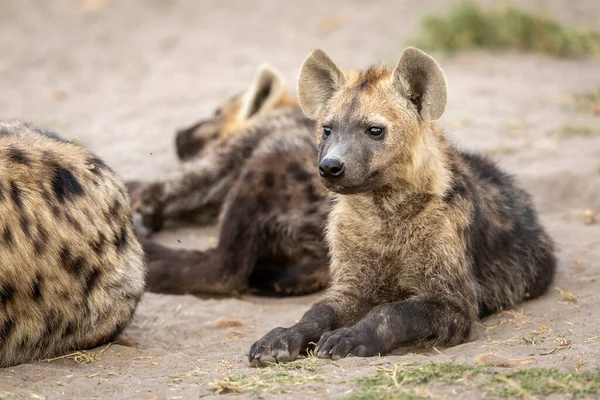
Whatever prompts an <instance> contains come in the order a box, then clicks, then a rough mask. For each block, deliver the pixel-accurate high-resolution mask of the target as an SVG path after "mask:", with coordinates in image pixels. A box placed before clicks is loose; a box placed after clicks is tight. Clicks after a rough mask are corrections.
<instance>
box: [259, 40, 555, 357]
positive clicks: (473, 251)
mask: <svg viewBox="0 0 600 400" xmlns="http://www.w3.org/2000/svg"><path fill="white" fill-rule="evenodd" d="M299 96H300V105H301V106H302V109H303V110H304V111H305V113H306V114H307V115H308V116H309V117H310V118H313V119H315V120H316V121H317V127H318V128H317V137H318V142H319V144H318V149H319V163H320V164H319V172H320V175H321V176H322V178H323V183H324V184H325V185H326V186H327V187H328V188H329V189H330V190H331V191H333V192H335V193H336V194H337V199H336V202H335V205H334V206H333V209H332V212H331V214H330V216H329V219H328V225H327V240H328V242H329V246H330V252H331V268H330V271H331V274H332V277H331V279H332V284H331V287H330V288H329V289H328V292H327V294H326V296H325V298H324V299H323V300H321V301H319V302H317V303H316V304H314V305H313V306H312V308H311V309H310V310H309V311H308V312H306V313H305V314H304V316H303V317H302V319H301V320H300V321H299V322H298V323H297V324H296V325H294V326H292V327H290V328H276V329H274V330H272V331H271V332H269V333H267V334H266V335H265V336H264V337H263V338H262V339H260V340H259V341H258V342H256V343H255V344H254V345H253V346H252V348H251V349H250V353H249V359H250V362H252V363H254V364H261V363H264V362H272V361H290V360H293V359H295V358H296V357H297V356H298V354H299V352H300V351H302V350H303V349H305V348H306V346H307V345H308V343H309V342H311V341H314V342H318V343H317V345H316V348H315V354H316V355H317V356H318V357H322V358H332V359H338V358H341V357H346V356H348V355H354V356H374V355H377V354H380V353H384V352H388V351H390V350H392V349H394V348H396V347H399V346H402V345H420V346H426V345H456V344H459V343H461V342H464V341H466V340H467V339H468V338H469V336H470V334H471V330H472V326H473V324H474V322H476V321H477V319H478V317H484V316H486V315H488V314H490V313H493V312H495V311H498V310H500V309H502V308H505V307H510V306H513V305H515V304H517V303H519V302H521V301H523V300H525V299H527V298H533V297H537V296H540V295H541V294H543V293H544V291H545V290H546V288H547V287H548V285H549V284H550V282H551V280H552V278H553V275H554V270H555V267H556V260H555V257H554V254H553V244H552V241H551V239H550V238H549V237H548V235H547V234H546V233H545V232H544V230H543V229H542V227H541V226H540V225H539V223H538V220H537V217H536V214H535V211H534V210H533V208H532V204H531V200H530V197H529V195H528V194H527V193H525V192H524V191H523V190H521V189H519V188H517V187H516V186H515V185H514V184H513V181H512V178H511V177H510V176H508V175H506V174H505V173H503V172H501V171H500V170H499V169H498V168H497V167H496V166H495V165H494V164H493V163H492V162H490V161H489V160H487V159H486V158H484V157H481V156H478V155H475V154H469V153H464V152H461V151H459V150H457V149H456V148H455V147H454V146H453V145H452V144H451V143H450V142H449V141H448V140H447V139H446V138H445V137H444V135H443V134H442V132H441V130H440V128H439V127H438V126H437V125H435V124H434V123H433V122H432V121H434V120H436V119H438V118H439V117H440V116H441V115H442V113H443V111H444V108H445V104H446V82H445V78H444V75H443V73H442V71H441V69H440V67H439V66H438V64H437V63H436V62H435V61H434V60H433V59H432V58H431V57H429V56H428V55H426V54H425V53H423V52H421V51H420V50H417V49H413V48H408V49H406V50H405V51H404V53H403V54H402V56H401V57H400V61H399V62H398V64H397V66H396V68H395V69H393V70H392V69H389V68H386V67H382V66H375V67H371V68H369V69H367V70H365V71H360V72H356V71H350V72H347V73H345V72H342V70H340V69H339V68H338V67H337V66H336V65H335V64H334V63H333V62H332V61H331V60H330V59H329V58H328V57H327V55H325V53H323V52H322V51H320V50H316V51H314V52H312V53H311V54H310V55H309V57H308V58H307V60H306V61H305V63H304V65H303V67H302V70H301V73H300V82H299Z"/></svg>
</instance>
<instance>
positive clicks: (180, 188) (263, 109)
mask: <svg viewBox="0 0 600 400" xmlns="http://www.w3.org/2000/svg"><path fill="white" fill-rule="evenodd" d="M176 148H177V154H178V155H179V157H180V159H181V160H182V161H184V162H185V163H184V168H185V172H184V173H183V174H182V176H181V177H179V178H178V179H175V180H168V181H162V182H155V183H151V184H146V185H141V186H139V185H138V188H137V189H134V190H133V193H134V195H133V196H132V197H133V204H134V210H135V211H136V217H135V219H136V220H137V222H138V223H139V226H138V232H139V233H140V234H141V236H144V235H145V234H148V233H151V232H155V231H157V230H159V229H162V228H163V226H164V224H165V222H169V221H178V220H184V221H187V222H189V221H193V222H198V223H206V222H211V217H212V216H214V215H216V214H218V213H219V212H220V218H219V221H220V231H219V241H218V245H217V247H216V248H214V249H210V250H208V251H191V250H190V251H188V250H175V249H169V248H166V247H163V246H160V245H158V244H157V243H155V242H153V241H151V240H147V239H143V240H142V243H143V246H144V249H145V251H146V254H147V256H148V266H149V274H148V289H149V290H150V291H154V292H163V293H195V294H201V293H202V294H220V295H228V294H234V293H240V292H244V291H248V290H250V291H253V292H255V293H259V294H265V295H297V294H304V293H310V292H314V291H317V290H319V289H322V288H323V287H324V286H325V285H326V283H327V281H328V270H327V250H326V246H325V243H324V233H323V225H324V220H325V216H326V213H327V211H328V208H329V202H328V200H327V196H326V193H325V188H324V187H323V186H322V184H321V183H320V182H319V181H318V177H317V176H316V175H315V174H313V173H311V172H312V171H313V170H314V169H315V166H316V162H315V160H316V155H317V149H316V143H315V140H314V122H312V121H311V120H309V119H308V118H307V117H306V116H305V115H304V114H303V113H302V110H301V109H300V107H299V106H298V105H297V103H296V101H295V99H294V97H293V96H291V95H290V94H289V93H288V91H287V89H286V85H285V82H284V80H283V78H282V77H281V74H280V73H279V72H278V71H276V70H275V69H273V68H272V67H269V66H267V65H263V66H261V67H260V68H259V69H258V71H257V73H256V75H255V78H254V81H253V83H252V85H251V86H250V88H249V89H248V90H247V91H246V92H244V93H242V94H240V95H238V96H235V97H234V98H233V99H232V100H230V101H229V102H227V103H226V104H225V105H224V106H223V107H220V108H219V109H218V110H217V111H216V113H215V115H214V116H213V117H212V118H210V119H208V120H205V121H201V122H199V123H197V124H195V125H194V126H192V127H190V128H187V129H184V130H181V131H180V132H178V133H177V136H176ZM132 186H133V185H132Z"/></svg>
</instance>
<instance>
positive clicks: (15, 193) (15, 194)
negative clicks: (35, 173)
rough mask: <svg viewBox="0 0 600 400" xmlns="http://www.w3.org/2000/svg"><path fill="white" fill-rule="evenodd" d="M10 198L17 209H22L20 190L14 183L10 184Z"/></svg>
mask: <svg viewBox="0 0 600 400" xmlns="http://www.w3.org/2000/svg"><path fill="white" fill-rule="evenodd" d="M10 198H11V200H12V201H13V203H15V205H16V206H17V208H22V207H23V199H22V198H21V189H19V187H18V186H17V184H16V183H14V182H11V183H10Z"/></svg>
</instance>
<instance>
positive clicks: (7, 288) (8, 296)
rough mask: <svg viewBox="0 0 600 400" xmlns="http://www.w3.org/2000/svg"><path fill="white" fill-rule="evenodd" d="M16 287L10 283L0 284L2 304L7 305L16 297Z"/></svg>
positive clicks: (0, 302)
mask: <svg viewBox="0 0 600 400" xmlns="http://www.w3.org/2000/svg"><path fill="white" fill-rule="evenodd" d="M15 290H16V289H15V287H14V286H13V285H11V284H10V283H7V284H5V285H3V286H0V304H2V305H4V306H6V305H7V304H8V303H9V302H10V301H12V300H13V298H14V297H15Z"/></svg>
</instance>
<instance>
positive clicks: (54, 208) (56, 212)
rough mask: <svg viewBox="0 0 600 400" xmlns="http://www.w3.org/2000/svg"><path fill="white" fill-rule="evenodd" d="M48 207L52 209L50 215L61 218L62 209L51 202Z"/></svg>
mask: <svg viewBox="0 0 600 400" xmlns="http://www.w3.org/2000/svg"><path fill="white" fill-rule="evenodd" d="M50 209H51V210H52V215H54V217H55V218H57V219H60V218H62V210H61V209H60V207H58V206H57V205H56V204H53V205H52V207H50Z"/></svg>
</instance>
